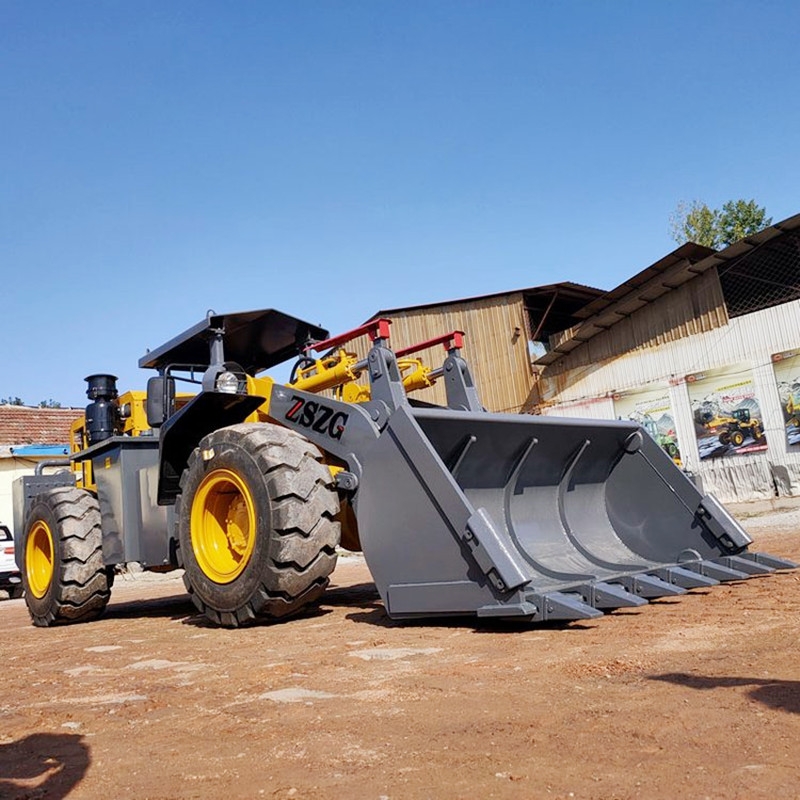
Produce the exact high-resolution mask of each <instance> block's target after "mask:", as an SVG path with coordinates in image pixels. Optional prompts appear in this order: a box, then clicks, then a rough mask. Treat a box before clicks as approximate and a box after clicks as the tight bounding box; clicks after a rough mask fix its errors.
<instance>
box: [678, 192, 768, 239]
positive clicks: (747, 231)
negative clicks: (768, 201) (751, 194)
mask: <svg viewBox="0 0 800 800" xmlns="http://www.w3.org/2000/svg"><path fill="white" fill-rule="evenodd" d="M771 224H772V217H768V216H767V211H766V209H765V208H763V207H761V206H759V205H757V204H756V201H755V200H729V201H728V202H727V203H724V204H723V206H722V208H721V209H718V208H709V207H708V206H707V205H706V204H705V203H701V202H700V201H699V200H694V201H692V202H691V203H686V202H684V201H681V202H680V203H678V207H677V208H676V209H675V211H674V212H673V213H672V214H671V215H670V230H671V233H672V238H673V239H674V240H675V241H676V242H678V244H683V243H684V242H696V243H697V244H701V245H704V246H705V247H713V248H714V249H715V250H719V249H720V248H722V247H727V246H728V245H729V244H733V243H734V242H738V241H739V239H743V238H744V237H745V236H750V235H751V234H753V233H758V231H760V230H763V229H764V228H766V227H767V226H768V225H771Z"/></svg>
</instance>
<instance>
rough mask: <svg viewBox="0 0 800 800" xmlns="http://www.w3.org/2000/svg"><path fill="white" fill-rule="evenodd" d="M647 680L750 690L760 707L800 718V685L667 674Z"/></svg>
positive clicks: (769, 680)
mask: <svg viewBox="0 0 800 800" xmlns="http://www.w3.org/2000/svg"><path fill="white" fill-rule="evenodd" d="M650 680H654V681H664V682H666V683H674V684H676V685H678V686H685V687H687V688H689V689H698V690H701V691H702V690H704V689H726V688H734V687H739V686H750V687H752V688H751V689H750V691H748V692H747V695H748V697H751V698H752V699H753V700H756V701H757V702H759V703H761V704H762V705H765V706H768V707H769V708H774V709H777V710H780V711H788V712H789V713H790V714H800V681H787V680H771V679H769V678H735V677H712V676H708V675H691V674H689V673H685V672H669V673H665V674H663V675H653V676H651V677H650Z"/></svg>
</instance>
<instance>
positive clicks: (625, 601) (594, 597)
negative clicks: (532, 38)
mask: <svg viewBox="0 0 800 800" xmlns="http://www.w3.org/2000/svg"><path fill="white" fill-rule="evenodd" d="M580 593H581V597H582V598H583V601H584V603H586V604H587V605H590V606H592V607H593V608H597V609H601V610H603V611H613V610H614V609H616V608H638V607H639V606H646V605H647V600H646V599H645V598H644V597H639V596H637V595H635V594H632V593H631V592H629V591H628V590H627V589H626V588H624V587H623V586H620V585H619V584H616V583H606V582H604V581H598V582H597V583H587V584H585V585H584V586H581V587H580Z"/></svg>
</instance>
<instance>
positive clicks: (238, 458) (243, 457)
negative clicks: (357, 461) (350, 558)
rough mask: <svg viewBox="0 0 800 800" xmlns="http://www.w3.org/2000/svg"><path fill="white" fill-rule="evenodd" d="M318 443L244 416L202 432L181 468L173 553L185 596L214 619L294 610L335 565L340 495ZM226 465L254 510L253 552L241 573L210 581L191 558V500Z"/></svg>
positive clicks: (230, 622)
mask: <svg viewBox="0 0 800 800" xmlns="http://www.w3.org/2000/svg"><path fill="white" fill-rule="evenodd" d="M321 458H322V455H321V453H320V451H319V449H318V448H317V447H316V446H315V445H313V444H312V443H311V442H309V441H308V440H307V439H305V438H304V437H303V436H301V435H300V434H298V433H295V432H294V431H291V430H288V429H287V428H282V427H280V426H277V425H271V424H268V423H256V424H250V423H243V424H240V425H231V426H230V427H227V428H221V429H220V430H218V431H214V432H213V433H210V434H209V435H207V436H205V437H204V438H203V439H202V440H201V442H200V444H199V446H198V447H197V448H195V450H194V452H193V453H192V455H191V457H190V458H189V462H188V465H187V467H186V469H185V470H184V472H183V475H182V476H181V484H180V485H181V494H180V496H179V497H178V499H177V502H176V507H175V512H176V513H175V517H176V524H177V528H178V531H177V540H178V548H179V559H180V561H181V562H182V563H183V567H184V583H185V585H186V589H187V591H188V592H189V594H190V596H191V598H192V602H193V603H194V604H195V606H196V607H197V608H198V609H199V610H200V611H201V612H202V613H203V614H205V616H206V617H207V618H208V619H209V620H211V621H212V622H213V623H215V624H217V625H222V626H225V627H239V626H240V625H244V624H247V623H250V622H253V621H255V620H264V619H266V620H277V619H281V618H283V617H287V616H289V615H291V614H296V613H297V612H299V611H300V610H302V609H303V608H305V607H306V606H308V605H309V604H310V603H313V602H314V601H316V600H318V599H319V598H320V596H321V595H322V594H323V592H324V591H325V589H326V587H327V585H328V578H329V576H330V574H331V573H332V572H333V570H334V567H335V566H336V547H337V545H338V544H339V537H340V526H339V522H338V520H337V519H336V517H337V515H338V513H339V497H338V494H337V492H336V489H335V487H334V484H333V479H332V477H331V474H330V471H329V469H328V468H327V467H326V466H325V465H324V464H322V463H320V459H321ZM216 470H227V471H229V472H233V473H235V474H236V475H237V476H238V477H239V479H241V480H242V481H243V482H244V484H245V486H246V488H247V491H248V492H249V494H250V496H251V498H252V502H253V505H254V506H255V514H256V534H255V540H254V544H253V550H252V553H251V554H250V555H249V557H248V558H246V559H243V560H244V562H245V563H244V566H243V568H242V571H241V573H240V574H238V575H237V576H236V577H235V578H233V580H231V581H229V582H217V581H215V580H214V579H213V578H212V577H211V576H209V575H208V574H206V572H205V571H204V570H203V568H202V567H201V566H200V564H199V563H198V558H197V554H196V552H195V547H194V545H193V543H192V531H191V514H192V504H193V502H194V501H195V496H196V493H197V490H198V488H199V487H200V485H201V483H202V481H203V479H204V478H205V477H206V476H207V475H209V474H212V473H214V471H216Z"/></svg>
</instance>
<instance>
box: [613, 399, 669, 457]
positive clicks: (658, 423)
mask: <svg viewBox="0 0 800 800" xmlns="http://www.w3.org/2000/svg"><path fill="white" fill-rule="evenodd" d="M614 415H615V416H616V417H617V418H618V419H630V420H633V421H634V422H638V423H639V425H641V426H642V427H643V428H644V429H645V430H646V431H647V432H648V433H649V434H650V436H652V437H653V439H654V440H655V441H656V443H657V444H659V445H660V446H661V447H662V449H663V450H664V451H666V453H667V455H669V456H670V458H672V459H673V460H675V461H680V457H681V453H680V449H679V447H678V438H677V436H676V435H675V422H674V420H673V414H672V406H671V405H670V402H669V391H668V390H667V389H665V388H659V389H642V390H636V389H634V390H631V391H629V392H620V393H618V394H615V395H614Z"/></svg>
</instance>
